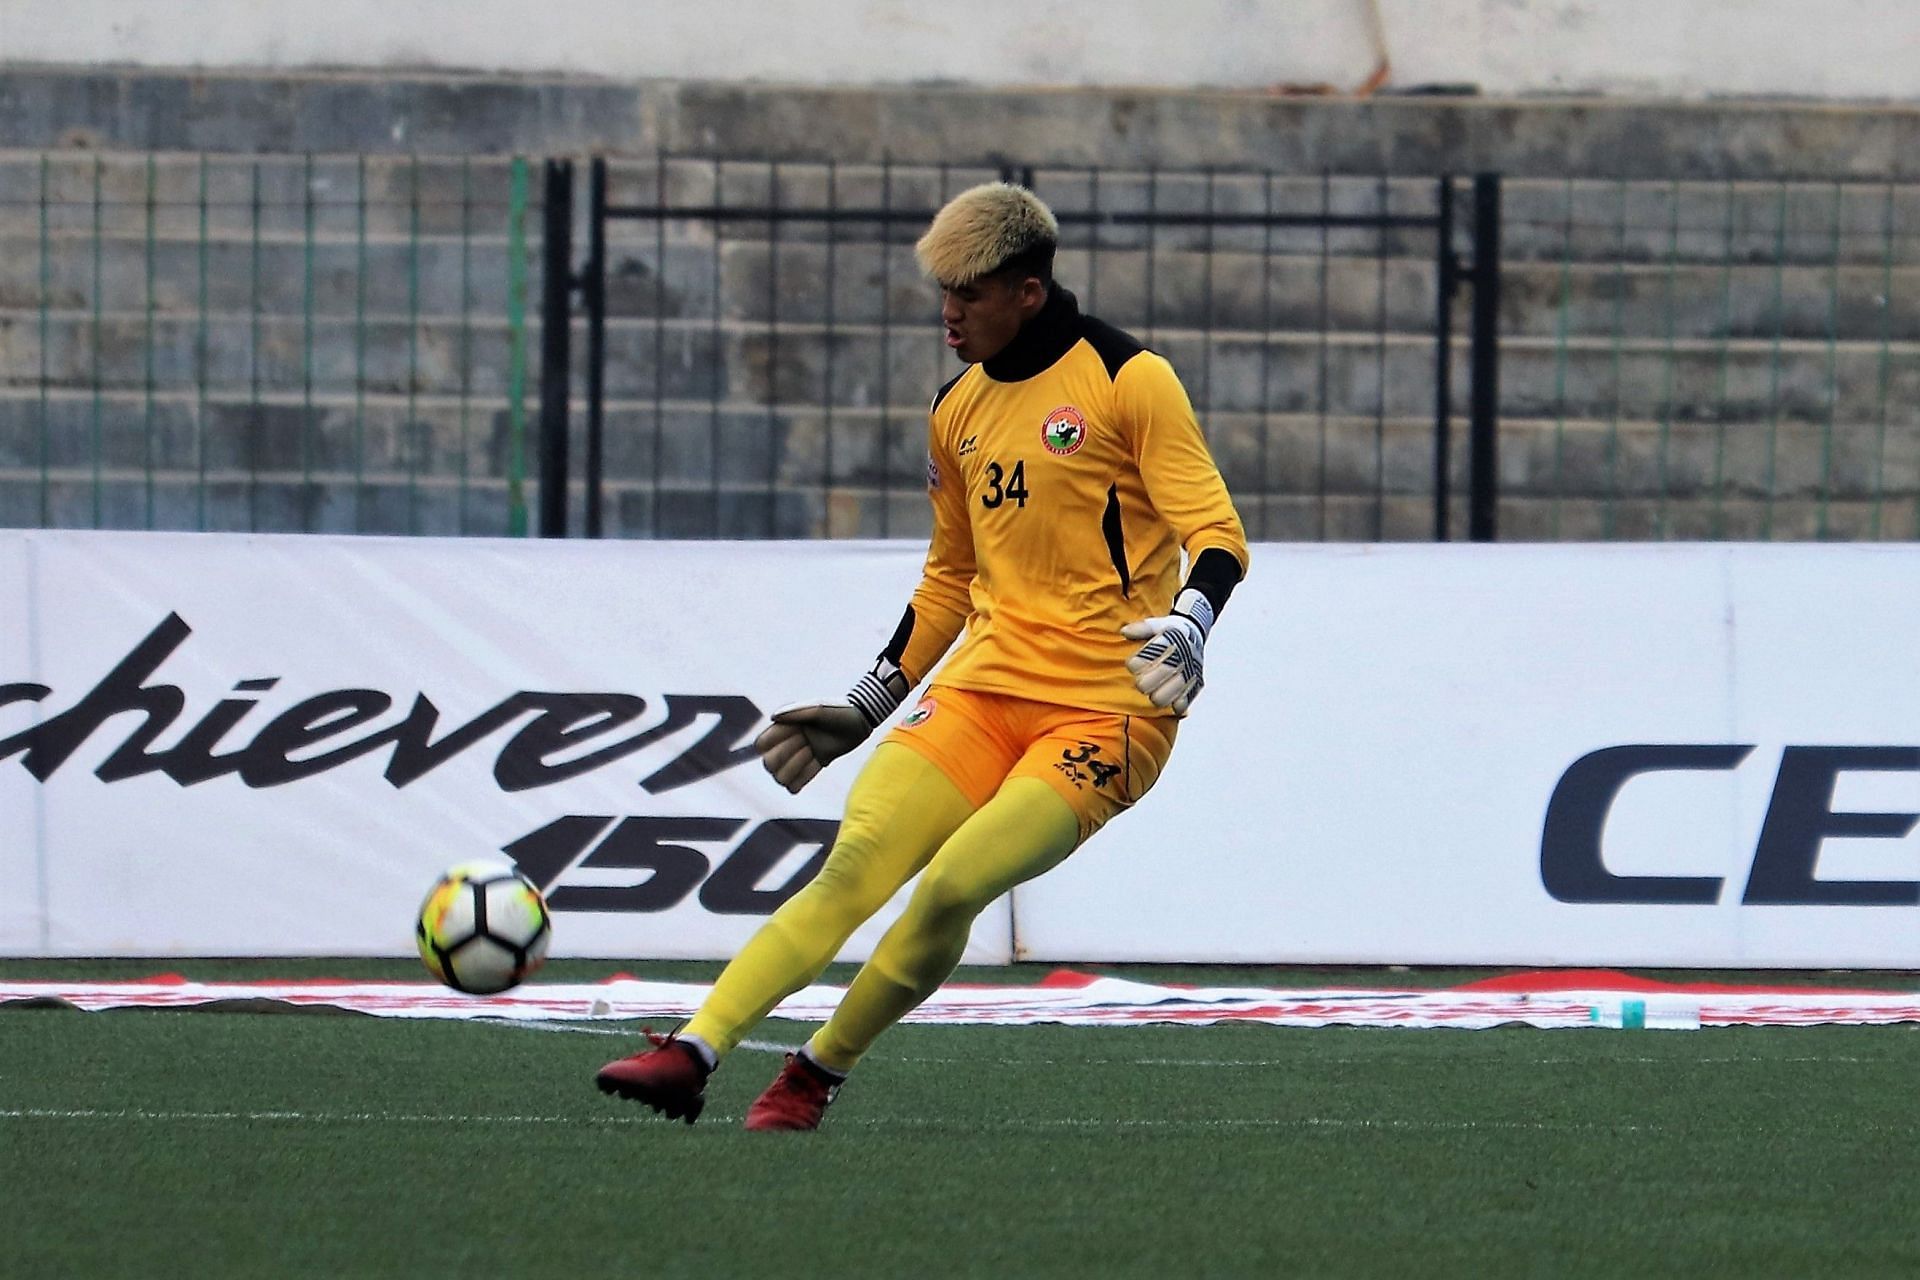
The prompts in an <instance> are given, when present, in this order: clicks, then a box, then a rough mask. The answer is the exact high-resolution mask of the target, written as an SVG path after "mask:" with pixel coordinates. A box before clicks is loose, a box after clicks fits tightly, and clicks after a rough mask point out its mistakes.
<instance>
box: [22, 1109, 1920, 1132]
mask: <svg viewBox="0 0 1920 1280" xmlns="http://www.w3.org/2000/svg"><path fill="white" fill-rule="evenodd" d="M0 1120H48V1121H62V1120H83V1121H93V1120H106V1121H147V1122H158V1123H208V1122H213V1123H238V1124H255V1123H293V1124H314V1125H331V1124H340V1125H346V1124H435V1125H474V1124H497V1125H560V1126H569V1125H580V1126H585V1127H588V1128H595V1127H605V1126H612V1125H620V1126H627V1125H646V1124H667V1123H668V1122H667V1121H664V1120H660V1119H657V1118H655V1117H652V1116H647V1115H606V1116H537V1115H480V1116H474V1115H433V1114H426V1113H419V1112H392V1111H348V1112H331V1111H156V1110H150V1109H145V1108H127V1109H121V1110H105V1109H95V1108H86V1107H82V1108H71V1109H64V1108H55V1107H9V1108H0ZM709 1120H710V1123H709V1126H708V1127H709V1128H712V1127H713V1124H712V1123H711V1122H718V1123H719V1125H721V1126H723V1127H730V1126H731V1125H733V1124H735V1123H737V1122H738V1120H739V1117H738V1116H729V1115H724V1114H716V1115H713V1116H711V1117H709ZM1668 1127H1669V1126H1666V1125H1657V1124H1609V1123H1603V1122H1595V1121H1584V1120H1580V1121H1554V1120H1390V1119H1380V1118H1370V1117H1365V1116H1218V1117H1198V1116H1196V1117H1191V1118H1185V1119H1174V1118H1151V1117H1149V1118H1139V1117H1116V1116H1098V1117H1079V1116H1057V1117H1042V1118H1038V1119H1033V1120H1023V1121H1017V1122H1014V1123H1009V1124H998V1125H996V1124H980V1123H976V1122H972V1121H967V1120H954V1119H917V1118H914V1117H909V1116H873V1117H866V1116H857V1115H854V1116H844V1117H835V1118H834V1120H833V1121H832V1122H831V1123H830V1124H829V1125H828V1128H829V1129H850V1128H853V1129H969V1130H971V1129H982V1128H987V1129H1003V1130H1011V1131H1018V1130H1051V1129H1082V1130H1090V1131H1092V1130H1100V1129H1128V1130H1133V1129H1155V1130H1170V1131H1179V1130H1200V1131H1205V1130H1213V1129H1273V1130H1284V1129H1302V1130H1315V1129H1354V1130H1370V1131H1375V1132H1390V1133H1391V1132H1412V1133H1433V1132H1445V1133H1474V1132H1538V1133H1646V1132H1656V1131H1660V1130H1664V1129H1666V1128H1668ZM1909 1127H1911V1126H1909ZM1743 1128H1747V1129H1751V1128H1752V1126H1750V1125H1743ZM1875 1128H1876V1130H1878V1131H1881V1132H1885V1131H1886V1129H1887V1128H1888V1126H1885V1125H1876V1126H1875ZM1786 1131H1789V1132H1790V1131H1791V1130H1786Z"/></svg>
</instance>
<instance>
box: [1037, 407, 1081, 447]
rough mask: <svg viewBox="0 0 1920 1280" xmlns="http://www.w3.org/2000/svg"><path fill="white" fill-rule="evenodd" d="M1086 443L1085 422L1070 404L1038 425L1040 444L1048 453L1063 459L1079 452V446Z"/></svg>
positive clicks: (1060, 408)
mask: <svg viewBox="0 0 1920 1280" xmlns="http://www.w3.org/2000/svg"><path fill="white" fill-rule="evenodd" d="M1086 442H1087V420H1086V419H1085V418H1083V417H1082V416H1080V411H1079V410H1078V409H1076V408H1074V407H1073V406H1072V405H1070V404H1064V405H1061V406H1060V407H1059V408H1058V409H1055V410H1054V411H1053V412H1052V413H1050V414H1048V415H1047V420H1046V421H1045V422H1043V423H1041V424H1040V443H1041V444H1043V445H1045V446H1046V447H1047V452H1048V453H1052V454H1058V455H1059V456H1060V457H1063V458H1064V457H1066V456H1067V455H1068V454H1070V453H1078V452H1080V446H1081V445H1083V444H1085V443H1086Z"/></svg>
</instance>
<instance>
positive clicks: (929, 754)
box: [886, 685, 1179, 840]
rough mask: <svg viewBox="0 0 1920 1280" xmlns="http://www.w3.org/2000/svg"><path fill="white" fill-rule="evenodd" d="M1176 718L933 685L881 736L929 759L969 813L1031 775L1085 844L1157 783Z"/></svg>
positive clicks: (1167, 751) (1171, 743)
mask: <svg viewBox="0 0 1920 1280" xmlns="http://www.w3.org/2000/svg"><path fill="white" fill-rule="evenodd" d="M1178 724H1179V721H1178V720H1177V719H1176V718H1175V717H1173V716H1171V715H1167V716H1128V715H1116V714H1114V713H1112V712H1109V711H1086V710H1082V709H1081V708H1078V707H1062V706H1059V705H1057V704H1054V703H1051V702H1034V701H1031V700H1029V699H1026V698H1015V697H1012V696H1010V695H1008V694H1004V693H982V692H980V691H978V690H974V689H954V688H950V687H947V686H945V685H934V686H933V687H932V688H931V689H929V690H928V691H927V695H926V696H925V697H924V698H922V699H920V701H919V703H918V704H917V705H916V706H915V707H914V708H913V710H912V711H910V712H908V713H907V715H906V718H905V719H903V720H902V721H901V722H900V724H899V726H898V727H896V728H895V729H894V730H893V732H892V733H890V734H888V735H887V738H886V740H887V741H888V742H898V743H900V744H901V745H902V746H906V747H910V748H912V749H913V750H914V751H917V752H919V753H920V754H921V755H923V756H925V757H926V758H927V759H929V760H931V761H932V762H933V763H934V764H935V765H936V766H937V767H938V768H939V769H940V771H941V772H942V773H944V774H946V775H947V777H948V778H949V779H951V780H952V782H953V784H954V785H955V786H956V787H958V788H960V792H961V794H962V795H964V796H965V797H966V798H967V801H968V802H969V803H970V804H972V805H973V806H974V807H975V808H979V807H980V806H981V805H984V804H985V803H986V802H987V801H988V800H990V799H992V798H993V795H994V793H995V792H996V791H998V790H999V789H1000V784H1001V783H1003V782H1005V781H1006V780H1007V779H1008V778H1039V779H1042V780H1043V781H1045V782H1046V783H1047V784H1048V785H1049V786H1051V787H1052V788H1053V789H1054V790H1055V791H1058V792H1059V793H1060V795H1061V796H1062V797H1063V798H1064V799H1065V800H1066V802H1067V804H1068V806H1069V807H1070V808H1072V810H1073V811H1074V813H1075V815H1077V816H1078V818H1079V819H1080V838H1081V839H1082V840H1085V839H1086V838H1087V837H1088V836H1091V835H1092V834H1093V833H1094V832H1096V831H1098V830H1099V829H1100V828H1101V827H1102V826H1104V825H1106V822H1107V820H1108V819H1109V818H1111V817H1113V815H1114V814H1116V813H1119V812H1120V811H1121V810H1122V809H1125V808H1127V807H1128V806H1130V805H1131V804H1133V803H1134V802H1135V801H1136V800H1138V799H1139V798H1140V797H1141V796H1143V795H1145V794H1146V793H1147V790H1148V788H1150V787H1152V786H1153V784H1154V783H1155V782H1156V781H1158V780H1159V777H1160V771H1161V769H1163V768H1165V767H1166V763H1167V757H1168V756H1169V755H1171V754H1172V753H1173V739H1174V734H1175V732H1176V729H1177V726H1178Z"/></svg>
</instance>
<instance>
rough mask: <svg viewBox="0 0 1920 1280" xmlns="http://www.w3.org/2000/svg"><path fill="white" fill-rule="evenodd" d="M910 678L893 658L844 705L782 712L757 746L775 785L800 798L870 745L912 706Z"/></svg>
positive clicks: (882, 661)
mask: <svg viewBox="0 0 1920 1280" xmlns="http://www.w3.org/2000/svg"><path fill="white" fill-rule="evenodd" d="M911 687H912V686H911V685H909V684H908V683H907V674H906V672H904V671H902V670H901V669H900V668H899V666H897V665H896V664H895V663H894V662H892V661H891V660H889V659H888V658H886V657H884V656H882V657H880V658H878V659H876V660H875V661H874V664H873V670H871V671H869V672H868V673H867V674H866V675H864V676H861V677H860V679H859V680H858V681H857V682H856V683H855V684H854V686H853V688H852V689H850V690H848V691H847V696H846V698H845V699H844V700H843V701H840V702H806V703H801V704H799V705H797V706H791V707H782V708H781V709H780V710H778V711H776V712H774V713H773V723H772V724H770V725H768V726H767V727H766V728H765V729H763V730H762V731H761V733H760V736H759V737H757V738H755V739H754V740H753V749H754V750H755V751H758V752H759V753H760V763H761V764H763V765H765V766H766V770H767V772H768V773H770V774H772V775H773V780H774V781H775V782H777V783H779V784H780V785H781V786H783V787H785V788H786V789H787V790H788V791H790V792H792V793H793V794H795V795H798V794H799V793H800V788H802V787H804V786H806V785H807V784H808V783H809V782H812V781H813V780H814V778H815V777H816V776H817V775H818V774H819V772H820V771H821V770H822V769H824V768H826V767H827V766H828V765H829V764H831V763H833V762H834V761H835V760H838V759H839V758H840V757H841V756H843V755H845V754H847V752H849V751H851V750H853V749H854V748H855V747H857V746H859V745H860V744H861V743H863V742H865V741H866V740H867V737H868V735H869V734H871V733H872V732H873V731H874V730H875V729H877V728H879V727H880V722H881V721H882V720H885V719H886V718H887V717H888V716H890V715H892V714H893V713H894V710H895V709H896V708H898V707H899V705H900V704H901V703H902V702H904V701H906V697H907V690H908V689H910V688H911Z"/></svg>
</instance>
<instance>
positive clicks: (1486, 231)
mask: <svg viewBox="0 0 1920 1280" xmlns="http://www.w3.org/2000/svg"><path fill="white" fill-rule="evenodd" d="M1471 343H1472V356H1471V363H1472V375H1473V387H1472V391H1471V397H1470V400H1469V402H1468V432H1469V468H1470V469H1469V477H1470V478H1469V496H1468V506H1467V536H1468V537H1469V538H1471V539H1472V540H1473V541H1475V542H1492V541H1494V540H1495V539H1496V538H1497V537H1498V536H1499V529H1498V520H1497V512H1498V507H1499V501H1500V469H1499V452H1498V450H1499V427H1500V175H1499V174H1497V173H1482V174H1478V175H1476V176H1475V177H1474V180H1473V330H1472V337H1471Z"/></svg>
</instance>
